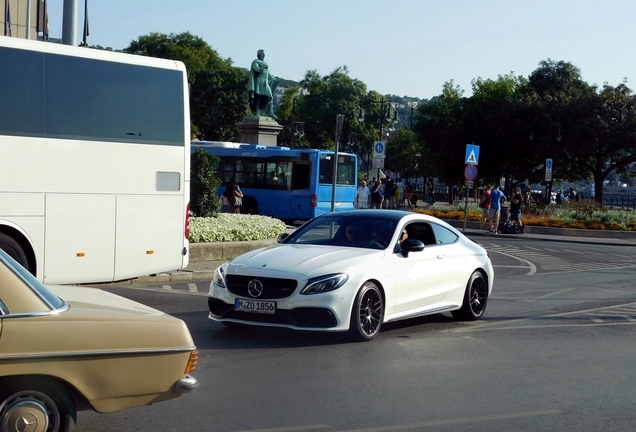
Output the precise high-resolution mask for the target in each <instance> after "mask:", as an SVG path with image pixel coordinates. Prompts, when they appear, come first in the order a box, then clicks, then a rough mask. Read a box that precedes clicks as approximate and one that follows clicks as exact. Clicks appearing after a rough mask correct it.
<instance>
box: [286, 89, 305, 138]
mask: <svg viewBox="0 0 636 432" xmlns="http://www.w3.org/2000/svg"><path fill="white" fill-rule="evenodd" d="M296 116H297V114H296V98H294V99H293V102H292V127H291V131H290V132H291V145H290V146H289V147H290V148H294V142H295V141H296V135H298V136H303V135H305V122H297V121H296Z"/></svg>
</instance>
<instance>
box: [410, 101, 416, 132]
mask: <svg viewBox="0 0 636 432" xmlns="http://www.w3.org/2000/svg"><path fill="white" fill-rule="evenodd" d="M415 108H417V102H411V129H413V111H415Z"/></svg>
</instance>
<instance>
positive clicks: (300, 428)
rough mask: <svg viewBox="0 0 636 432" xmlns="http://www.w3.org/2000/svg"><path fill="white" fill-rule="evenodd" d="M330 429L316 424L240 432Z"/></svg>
mask: <svg viewBox="0 0 636 432" xmlns="http://www.w3.org/2000/svg"><path fill="white" fill-rule="evenodd" d="M330 427H331V426H329V425H326V424H315V425H304V426H289V427H279V428H267V429H249V430H243V431H239V432H292V431H306V430H316V429H327V428H330Z"/></svg>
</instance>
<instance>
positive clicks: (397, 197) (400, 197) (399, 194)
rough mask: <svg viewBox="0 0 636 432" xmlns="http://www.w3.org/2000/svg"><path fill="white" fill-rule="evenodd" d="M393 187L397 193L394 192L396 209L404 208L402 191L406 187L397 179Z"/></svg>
mask: <svg viewBox="0 0 636 432" xmlns="http://www.w3.org/2000/svg"><path fill="white" fill-rule="evenodd" d="M395 186H396V187H397V191H396V192H395V200H396V201H395V203H396V204H397V208H400V207H404V198H405V196H404V189H405V188H406V185H405V184H404V182H403V181H402V179H401V178H399V177H398V181H397V183H396V184H395Z"/></svg>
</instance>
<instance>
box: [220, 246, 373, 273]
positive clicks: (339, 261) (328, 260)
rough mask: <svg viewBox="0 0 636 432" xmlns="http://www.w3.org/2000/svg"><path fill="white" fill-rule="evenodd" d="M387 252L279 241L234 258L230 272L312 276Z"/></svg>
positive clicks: (336, 270) (334, 270) (349, 265)
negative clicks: (249, 270) (248, 270)
mask: <svg viewBox="0 0 636 432" xmlns="http://www.w3.org/2000/svg"><path fill="white" fill-rule="evenodd" d="M384 254H385V252H384V251H383V250H375V249H364V248H353V247H341V246H320V245H299V244H278V245H273V246H270V247H266V248H263V249H257V250H255V251H252V252H248V253H246V254H243V255H241V256H239V257H238V258H235V259H233V260H232V261H231V262H230V265H229V267H228V274H232V273H234V272H239V271H240V272H241V273H244V272H245V270H247V269H254V270H256V271H258V272H259V274H261V273H262V272H263V271H270V272H273V273H274V272H276V273H278V272H292V273H299V274H303V275H306V276H308V277H311V276H313V275H316V274H324V273H325V272H340V271H347V270H348V269H349V268H350V267H352V266H354V265H357V264H360V262H361V261H362V260H364V261H365V262H368V260H371V259H374V258H376V257H382V256H384Z"/></svg>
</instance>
